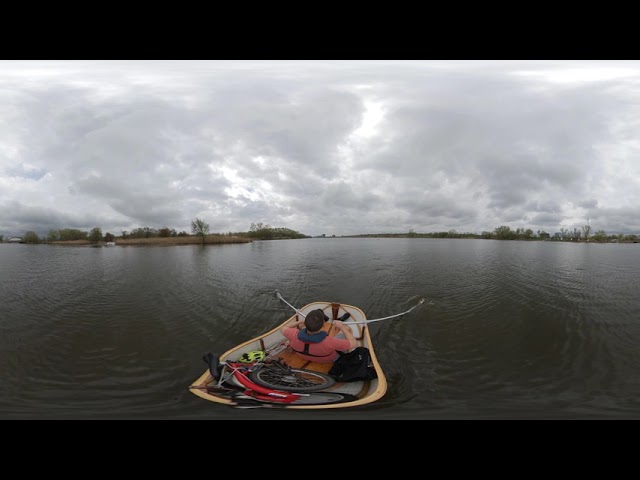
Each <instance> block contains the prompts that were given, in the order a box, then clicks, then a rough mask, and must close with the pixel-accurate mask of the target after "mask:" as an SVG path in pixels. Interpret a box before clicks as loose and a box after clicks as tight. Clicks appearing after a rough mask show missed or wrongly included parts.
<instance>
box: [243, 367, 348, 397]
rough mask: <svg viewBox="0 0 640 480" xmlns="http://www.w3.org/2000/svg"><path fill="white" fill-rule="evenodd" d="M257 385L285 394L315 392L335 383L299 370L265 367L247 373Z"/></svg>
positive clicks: (325, 377)
mask: <svg viewBox="0 0 640 480" xmlns="http://www.w3.org/2000/svg"><path fill="white" fill-rule="evenodd" d="M249 379H250V380H251V381H253V382H255V383H257V384H258V385H261V386H263V387H267V388H273V389H274V390H283V391H285V392H317V391H318V390H323V389H325V388H329V387H331V386H332V385H333V384H335V383H336V381H335V380H334V379H333V378H331V377H330V376H329V375H326V374H324V373H321V372H314V371H312V370H302V369H299V368H280V367H273V366H265V367H262V368H259V369H257V370H254V371H253V372H251V373H249Z"/></svg>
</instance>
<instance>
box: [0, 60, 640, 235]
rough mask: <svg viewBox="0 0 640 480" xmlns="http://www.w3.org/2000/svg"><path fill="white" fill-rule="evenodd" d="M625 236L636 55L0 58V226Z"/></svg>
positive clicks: (639, 226) (632, 189)
mask: <svg viewBox="0 0 640 480" xmlns="http://www.w3.org/2000/svg"><path fill="white" fill-rule="evenodd" d="M196 218H200V219H202V220H204V221H205V222H207V223H208V224H209V226H210V231H211V232H212V233H227V232H229V231H232V232H235V231H247V230H249V227H250V225H251V223H258V222H262V223H264V224H266V225H269V226H271V227H285V228H290V229H293V230H297V231H299V232H301V233H304V234H307V235H314V236H315V235H320V234H326V235H338V236H339V235H351V234H358V233H400V232H408V231H409V230H410V229H412V230H414V231H415V232H419V233H423V232H439V231H449V230H452V229H453V230H456V231H458V232H474V233H481V232H482V231H493V230H494V229H495V228H496V227H499V226H502V225H507V226H509V227H511V228H512V229H516V228H519V227H522V228H531V229H532V230H533V231H534V232H536V231H538V230H544V231H546V232H549V233H551V234H553V233H555V232H557V231H559V230H560V229H561V228H563V227H564V228H569V229H570V230H573V228H579V229H580V228H581V227H582V226H583V225H586V224H587V222H588V223H589V225H590V226H591V229H592V230H591V232H592V233H593V232H595V231H597V230H601V229H602V230H605V231H606V232H607V234H612V233H640V62H637V61H507V60H502V61H480V60H475V61H458V60H456V61H443V60H438V61H371V60H369V61H348V60H341V61H320V60H314V61H265V60H262V61H249V60H243V61H230V60H226V61H137V60H135V61H134V60H128V61H104V60H101V61H11V60H9V61H0V234H3V235H4V236H5V239H6V238H7V237H8V236H10V235H20V234H23V233H24V232H26V231H28V230H33V231H36V232H37V233H39V234H41V235H46V233H47V232H48V231H49V230H51V229H62V228H77V229H81V230H86V231H90V230H91V229H92V228H94V227H100V228H101V229H102V232H103V234H105V233H107V232H111V233H113V234H115V235H120V234H121V233H122V231H123V230H128V231H130V230H132V229H134V228H139V227H151V228H158V229H159V228H162V227H165V226H166V227H169V228H174V229H176V230H177V231H178V232H180V231H183V230H185V231H187V232H189V233H191V221H192V220H194V219H196Z"/></svg>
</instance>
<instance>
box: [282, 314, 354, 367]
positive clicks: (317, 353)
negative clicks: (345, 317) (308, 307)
mask: <svg viewBox="0 0 640 480" xmlns="http://www.w3.org/2000/svg"><path fill="white" fill-rule="evenodd" d="M324 322H325V315H324V312H323V311H322V310H320V309H318V310H313V311H311V312H309V313H308V314H307V317H306V318H305V319H304V320H298V321H296V322H293V323H292V324H289V325H285V326H284V327H282V328H281V329H280V332H281V333H282V335H284V336H285V337H286V338H287V339H288V340H289V346H290V347H291V348H292V349H293V351H294V352H296V353H297V354H298V355H299V356H300V357H302V358H304V359H305V360H309V361H311V362H318V363H330V362H335V361H336V360H337V359H338V357H339V356H340V353H342V352H348V351H350V350H352V349H354V348H355V347H357V346H358V343H357V341H356V339H355V337H354V336H353V333H352V332H351V328H350V327H349V326H347V325H345V324H344V323H343V322H341V321H340V320H334V321H333V326H334V327H336V328H337V329H338V330H340V331H341V332H342V334H343V335H344V337H345V338H337V337H332V336H331V335H329V334H328V333H327V332H325V331H323V330H322V327H323V326H324ZM302 325H304V328H303V329H302V330H301V329H300V326H302Z"/></svg>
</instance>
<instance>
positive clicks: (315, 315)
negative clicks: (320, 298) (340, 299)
mask: <svg viewBox="0 0 640 480" xmlns="http://www.w3.org/2000/svg"><path fill="white" fill-rule="evenodd" d="M323 325H324V312H323V311H322V310H319V309H318V310H313V311H311V312H309V313H307V316H306V318H305V319H304V326H305V327H307V332H309V333H315V332H317V331H318V330H320V329H321V328H322V326H323Z"/></svg>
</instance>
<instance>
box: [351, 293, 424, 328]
mask: <svg viewBox="0 0 640 480" xmlns="http://www.w3.org/2000/svg"><path fill="white" fill-rule="evenodd" d="M423 303H424V298H423V299H422V300H420V301H419V302H418V303H417V304H415V305H414V306H413V307H411V308H410V309H409V310H407V311H406V312H402V313H397V314H395V315H391V316H389V317H383V318H374V319H372V320H364V321H361V322H359V321H357V320H353V321H351V320H346V321H345V322H344V323H372V322H380V321H382V320H389V319H390V318H396V317H401V316H403V315H406V314H407V313H409V312H411V311H412V310H413V309H414V308H416V307H417V306H418V305H422V304H423Z"/></svg>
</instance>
